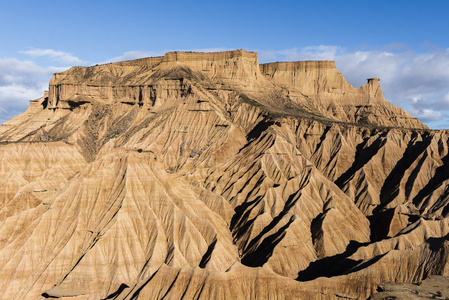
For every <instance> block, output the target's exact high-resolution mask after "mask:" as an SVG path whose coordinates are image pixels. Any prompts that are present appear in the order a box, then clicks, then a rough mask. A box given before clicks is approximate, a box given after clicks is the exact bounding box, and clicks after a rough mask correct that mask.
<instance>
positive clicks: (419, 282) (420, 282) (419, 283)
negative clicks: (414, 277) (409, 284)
mask: <svg viewBox="0 0 449 300" xmlns="http://www.w3.org/2000/svg"><path fill="white" fill-rule="evenodd" d="M421 284H422V281H418V282H415V283H414V285H417V286H420V285H421Z"/></svg>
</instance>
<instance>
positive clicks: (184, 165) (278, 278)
mask: <svg viewBox="0 0 449 300" xmlns="http://www.w3.org/2000/svg"><path fill="white" fill-rule="evenodd" d="M0 141H1V144H0V157H1V159H0V174H1V176H0V178H1V180H0V186H1V189H0V236H1V237H2V238H1V239H0V288H1V290H2V294H1V296H0V298H1V299H40V298H49V297H54V298H62V299H64V298H65V299H149V298H151V299H164V298H165V299H167V298H168V299H179V298H182V297H185V298H189V299H190V298H194V299H210V298H218V299H220V298H222V299H229V298H237V299H239V298H249V299H292V298H297V299H341V298H342V297H343V298H345V297H346V298H366V297H368V296H369V295H370V294H372V293H374V292H375V291H376V288H377V286H378V284H380V283H381V282H416V281H420V280H422V279H423V278H425V277H427V276H431V275H446V273H447V271H446V269H447V268H446V264H447V258H448V256H447V255H448V252H447V236H448V234H449V223H448V218H447V215H448V212H449V209H448V207H449V206H448V202H449V194H448V192H447V190H448V186H449V185H448V184H449V175H448V174H449V173H448V172H447V168H449V167H448V155H449V144H448V143H449V133H448V132H447V131H433V130H429V129H428V128H427V127H426V126H425V125H423V124H422V123H420V122H419V121H418V120H417V119H415V118H412V117H411V116H410V115H409V114H408V113H406V112H405V111H403V110H402V109H400V108H398V107H396V106H394V105H392V104H390V103H388V102H387V101H386V100H385V99H384V98H383V95H382V91H381V89H380V84H379V81H378V79H376V78H372V79H369V82H368V84H366V85H364V86H362V87H360V88H358V89H357V88H354V87H352V86H351V85H350V84H349V83H347V82H346V81H345V79H344V78H343V75H342V74H341V73H339V72H338V71H337V69H336V68H335V65H334V63H333V62H328V61H324V62H294V63H272V64H264V65H259V64H258V62H257V54H256V53H250V52H246V51H243V50H237V51H230V52H222V53H183V52H174V53H167V54H166V55H165V56H163V57H156V58H144V59H139V60H135V61H127V62H120V63H112V64H107V65H99V66H93V67H74V68H72V69H70V70H68V71H66V72H63V73H58V74H55V76H54V77H53V78H52V80H51V82H50V89H49V92H48V93H45V94H44V96H43V97H42V98H40V99H37V100H33V101H31V103H30V107H29V108H28V110H27V111H26V112H25V113H24V114H22V115H20V116H18V117H16V118H14V119H12V120H10V121H8V122H6V123H5V124H3V125H2V126H0Z"/></svg>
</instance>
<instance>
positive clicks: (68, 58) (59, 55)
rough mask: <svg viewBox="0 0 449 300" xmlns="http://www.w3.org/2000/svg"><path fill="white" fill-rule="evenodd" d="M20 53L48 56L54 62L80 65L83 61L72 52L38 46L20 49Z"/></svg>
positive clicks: (31, 55)
mask: <svg viewBox="0 0 449 300" xmlns="http://www.w3.org/2000/svg"><path fill="white" fill-rule="evenodd" d="M20 53H22V54H25V55H28V56H30V57H32V58H36V57H48V58H50V59H52V60H54V61H56V62H59V63H63V64H69V65H80V64H83V63H85V62H84V61H82V60H81V59H79V58H78V57H76V56H73V55H72V54H70V53H68V52H64V51H57V50H53V49H40V48H32V49H30V50H26V51H20Z"/></svg>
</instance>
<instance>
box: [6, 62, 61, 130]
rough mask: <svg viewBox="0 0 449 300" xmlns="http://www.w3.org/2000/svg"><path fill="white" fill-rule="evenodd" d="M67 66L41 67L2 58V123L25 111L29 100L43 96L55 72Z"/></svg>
mask: <svg viewBox="0 0 449 300" xmlns="http://www.w3.org/2000/svg"><path fill="white" fill-rule="evenodd" d="M65 69H67V68H65V67H46V68H43V67H40V66H38V65H37V64H35V63H34V62H32V61H22V60H19V59H17V58H4V59H0V123H3V122H4V121H6V120H8V119H10V118H12V117H14V116H16V115H17V114H19V113H21V112H23V111H24V110H25V109H26V108H27V107H28V106H29V102H28V101H29V100H33V99H37V98H39V97H41V96H42V95H43V93H44V90H47V89H48V82H49V80H50V78H51V77H52V75H53V73H55V72H61V71H64V70H65Z"/></svg>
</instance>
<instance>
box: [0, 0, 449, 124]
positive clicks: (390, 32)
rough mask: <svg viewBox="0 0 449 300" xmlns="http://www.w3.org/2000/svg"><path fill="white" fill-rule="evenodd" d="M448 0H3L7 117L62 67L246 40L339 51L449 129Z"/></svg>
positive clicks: (278, 51)
mask: <svg viewBox="0 0 449 300" xmlns="http://www.w3.org/2000/svg"><path fill="white" fill-rule="evenodd" d="M448 11H449V2H447V1H427V2H423V1H402V0H399V1H393V0H390V1H383V0H380V1H263V0H260V1H246V2H244V3H241V2H240V1H223V2H218V1H215V2H214V1H132V0H128V1H92V0H91V1H84V0H82V1H76V2H73V1H61V0H60V1H4V0H0V28H1V29H0V41H1V43H0V122H3V121H5V120H7V119H9V118H11V117H12V116H15V115H17V114H18V113H20V112H22V111H24V110H25V109H26V107H27V106H28V100H30V99H34V98H38V97H39V96H40V95H41V94H42V93H43V90H45V89H46V88H47V86H48V80H49V79H50V78H51V75H52V74H53V73H54V72H58V71H63V70H65V69H67V68H69V67H71V66H74V65H91V64H96V63H101V62H108V61H116V60H121V59H133V58H138V57H144V56H155V55H163V54H164V53H165V52H166V51H171V50H198V51H213V50H228V49H246V50H251V51H257V52H259V61H261V62H268V61H280V60H314V59H329V60H335V61H336V65H337V68H338V69H339V70H340V71H342V72H343V75H344V76H345V77H346V79H347V80H348V81H349V82H350V83H351V84H353V85H354V86H356V87H359V86H360V85H362V84H364V83H365V82H366V78H368V77H373V76H376V77H380V78H382V81H381V84H382V88H383V91H384V95H385V97H386V98H387V99H388V100H389V101H391V102H393V103H394V104H396V105H399V106H401V107H403V108H405V109H406V110H407V111H409V112H410V113H412V115H414V116H417V117H419V118H420V119H421V120H422V121H423V122H425V123H426V124H427V125H428V126H429V127H431V128H449V33H448V29H449V18H448V17H447V14H448Z"/></svg>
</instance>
